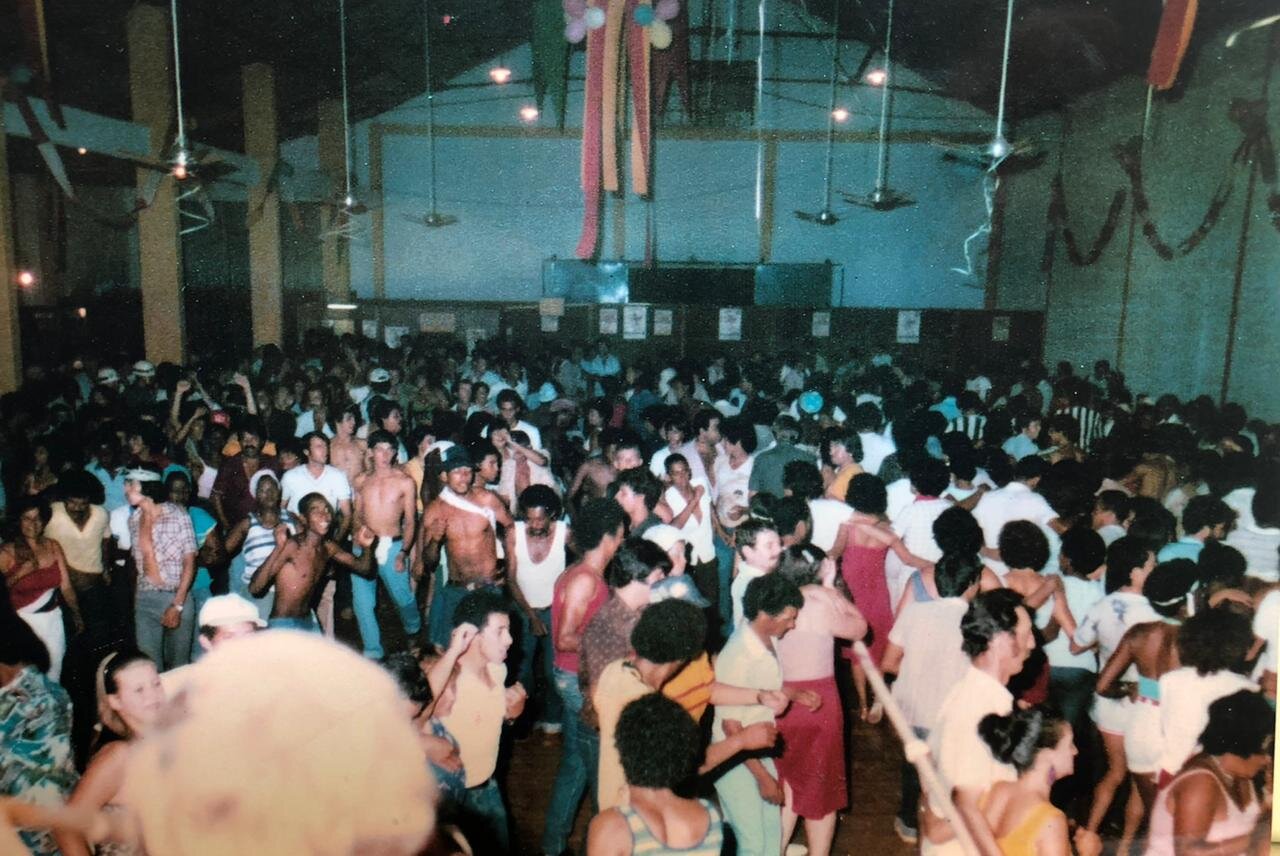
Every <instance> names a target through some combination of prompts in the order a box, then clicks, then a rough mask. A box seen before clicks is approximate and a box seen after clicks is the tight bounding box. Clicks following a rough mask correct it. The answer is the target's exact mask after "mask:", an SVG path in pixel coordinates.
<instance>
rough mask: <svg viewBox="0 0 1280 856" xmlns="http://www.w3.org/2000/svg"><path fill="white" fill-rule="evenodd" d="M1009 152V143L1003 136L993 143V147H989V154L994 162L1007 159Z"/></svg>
mask: <svg viewBox="0 0 1280 856" xmlns="http://www.w3.org/2000/svg"><path fill="white" fill-rule="evenodd" d="M1009 151H1010V146H1009V141H1008V140H1006V139H1005V138H1004V136H1003V135H999V136H997V137H996V138H995V139H994V140H992V141H991V145H990V146H988V147H987V154H989V155H991V157H992V159H994V160H1000V159H1001V158H1004V157H1007V156H1008V154H1009Z"/></svg>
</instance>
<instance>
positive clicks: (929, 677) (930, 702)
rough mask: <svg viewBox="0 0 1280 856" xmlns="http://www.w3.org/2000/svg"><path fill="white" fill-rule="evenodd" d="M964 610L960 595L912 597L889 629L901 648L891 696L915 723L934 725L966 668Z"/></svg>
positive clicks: (924, 727)
mask: <svg viewBox="0 0 1280 856" xmlns="http://www.w3.org/2000/svg"><path fill="white" fill-rule="evenodd" d="M968 609H969V602H968V601H967V600H965V599H964V598H962V597H947V598H942V599H941V600H931V601H924V602H913V603H911V604H909V605H908V606H907V608H906V609H904V610H903V611H902V614H901V615H899V616H898V620H897V621H895V622H894V624H893V630H891V631H890V632H889V641H890V642H892V643H893V644H894V645H897V646H898V647H899V648H901V649H902V665H901V666H899V668H898V679H897V680H896V681H894V684H893V697H894V699H895V700H896V701H897V702H898V705H899V706H900V707H901V708H902V712H903V714H904V715H905V716H906V717H907V722H909V723H911V725H912V726H914V727H916V728H923V729H925V730H926V731H932V730H933V727H934V725H935V724H936V722H937V719H938V715H939V714H940V713H941V712H942V703H943V701H944V700H945V699H946V697H947V694H948V693H949V692H950V691H951V688H952V687H953V686H955V683H956V681H958V680H960V677H961V676H962V675H964V674H965V672H966V671H967V670H968V668H969V658H968V657H966V656H965V653H964V651H962V650H961V649H960V645H961V643H962V642H963V637H962V636H961V634H960V619H961V618H963V617H964V614H965V612H966V611H967V610H968Z"/></svg>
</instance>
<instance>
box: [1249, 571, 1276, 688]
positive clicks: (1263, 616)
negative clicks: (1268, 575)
mask: <svg viewBox="0 0 1280 856" xmlns="http://www.w3.org/2000/svg"><path fill="white" fill-rule="evenodd" d="M1253 635H1254V636H1257V637H1258V638H1259V639H1261V640H1262V641H1264V642H1266V643H1267V644H1266V645H1265V646H1264V647H1263V649H1262V654H1261V655H1259V657H1258V665H1257V668H1256V669H1255V671H1254V673H1253V674H1254V677H1255V678H1256V677H1261V676H1262V673H1263V672H1272V673H1274V672H1276V647H1277V646H1278V645H1280V639H1278V638H1277V637H1280V591H1270V592H1268V593H1267V596H1266V597H1264V598H1263V599H1262V603H1260V604H1258V611H1257V612H1255V613H1254V614H1253Z"/></svg>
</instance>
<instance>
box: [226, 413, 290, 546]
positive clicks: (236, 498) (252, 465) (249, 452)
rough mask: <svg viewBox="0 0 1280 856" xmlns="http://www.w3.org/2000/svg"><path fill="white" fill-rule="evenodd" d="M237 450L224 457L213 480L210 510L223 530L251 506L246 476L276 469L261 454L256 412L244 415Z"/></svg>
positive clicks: (260, 430) (241, 517) (271, 459)
mask: <svg viewBox="0 0 1280 856" xmlns="http://www.w3.org/2000/svg"><path fill="white" fill-rule="evenodd" d="M238 437H239V440H240V452H239V453H238V454H235V455H233V456H231V457H230V458H227V459H226V460H224V461H223V462H222V466H220V467H218V477H217V478H216V479H215V480H214V482H213V492H212V493H211V494H210V499H212V500H213V512H214V515H215V516H216V517H217V518H218V525H219V526H220V527H221V528H222V531H223V532H226V531H229V530H230V529H231V528H232V527H233V526H235V525H236V524H237V523H239V522H240V521H241V520H244V519H245V518H246V517H248V516H249V512H250V510H252V508H253V493H252V492H251V491H250V490H249V479H251V478H253V475H254V473H256V472H257V471H258V470H260V469H263V468H266V469H270V470H275V469H276V467H275V460H274V459H273V458H269V457H266V456H264V455H263V454H262V423H261V421H260V420H259V419H258V418H257V417H255V416H246V417H244V419H243V420H242V421H241V423H240V429H239V432H238Z"/></svg>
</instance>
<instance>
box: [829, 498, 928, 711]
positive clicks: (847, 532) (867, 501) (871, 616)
mask: <svg viewBox="0 0 1280 856" xmlns="http://www.w3.org/2000/svg"><path fill="white" fill-rule="evenodd" d="M846 501H847V502H848V503H849V504H850V505H852V506H853V507H854V509H855V510H854V512H853V516H852V517H850V518H849V519H848V520H847V521H846V522H844V523H842V524H841V529H843V530H844V531H843V532H841V533H840V534H839V535H838V536H836V543H838V544H839V543H843V544H844V545H845V547H844V555H843V556H841V557H840V575H841V576H842V577H843V578H844V582H845V585H846V586H848V587H849V594H850V595H851V596H852V597H853V602H854V605H855V606H857V607H858V611H859V612H861V613H862V616H863V618H865V619H866V620H867V624H869V625H870V628H871V629H870V634H871V635H870V638H869V639H868V640H867V648H868V650H870V652H871V659H872V660H873V661H875V662H877V663H879V662H880V658H881V657H882V656H883V655H884V649H885V646H886V645H888V644H889V631H890V630H891V629H892V628H893V604H891V603H890V602H889V583H888V581H887V580H886V579H885V576H884V559H885V556H886V555H887V554H888V552H889V551H890V550H893V552H894V553H895V554H897V556H898V558H899V559H901V560H902V561H903V563H904V564H907V565H910V566H912V567H915V568H927V567H929V566H930V565H929V562H928V561H926V560H925V559H921V558H920V557H919V556H917V555H915V554H914V553H912V552H911V551H910V550H908V549H907V548H906V547H905V546H903V544H902V539H901V538H899V537H898V536H897V535H896V534H895V533H894V531H893V529H892V528H890V526H889V521H888V520H886V519H885V516H884V511H885V508H887V507H888V503H889V501H888V497H887V495H886V494H885V489H884V482H882V481H880V479H879V478H877V477H876V476H873V475H870V474H868V473H862V474H860V475H856V476H854V477H853V481H851V482H850V483H849V492H848V494H847V495H846ZM845 656H846V657H848V658H849V659H850V660H851V661H852V663H853V686H854V689H855V690H857V693H858V715H859V716H860V717H861V718H862V719H863V720H864V721H865V722H869V723H871V724H872V725H875V724H876V723H877V722H879V721H880V717H881V716H882V715H883V714H884V706H883V704H882V703H881V702H880V700H879V699H877V700H876V702H875V704H874V705H872V706H871V707H868V706H867V677H866V675H865V674H863V671H862V666H861V665H860V664H859V663H858V661H857V659H856V658H854V657H853V652H852V651H851V650H846V651H845Z"/></svg>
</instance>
